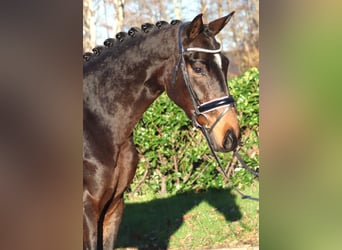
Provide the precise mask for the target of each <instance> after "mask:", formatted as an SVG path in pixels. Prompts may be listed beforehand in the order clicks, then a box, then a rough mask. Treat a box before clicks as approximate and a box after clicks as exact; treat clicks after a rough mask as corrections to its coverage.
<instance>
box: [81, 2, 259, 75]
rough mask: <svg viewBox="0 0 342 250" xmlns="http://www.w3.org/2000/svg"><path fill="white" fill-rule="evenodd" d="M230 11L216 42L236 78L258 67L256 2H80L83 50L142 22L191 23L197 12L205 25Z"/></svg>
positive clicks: (257, 14) (257, 6) (257, 3)
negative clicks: (233, 13) (231, 15)
mask: <svg viewBox="0 0 342 250" xmlns="http://www.w3.org/2000/svg"><path fill="white" fill-rule="evenodd" d="M232 11H235V12H236V13H235V15H234V16H233V18H232V19H231V21H230V23H229V25H228V26H227V27H226V28H225V29H223V30H222V31H221V32H220V34H219V35H218V39H219V40H221V41H222V43H223V52H224V53H225V54H226V55H227V56H228V57H229V59H230V61H231V64H230V66H229V74H230V76H236V75H239V74H241V73H242V72H244V71H246V70H247V69H249V68H251V67H258V65H259V0H238V1H233V0H225V1H223V0H200V1H191V0H173V1H168V2H165V1H157V0H142V1H135V0H84V1H83V51H84V52H85V51H91V49H92V48H94V47H95V45H102V44H103V41H104V40H105V39H107V38H109V37H115V34H116V33H118V32H120V31H126V32H127V31H128V29H129V28H130V27H133V26H135V27H140V26H141V25H142V24H143V23H147V22H149V23H156V22H157V21H160V20H165V21H167V22H170V21H171V20H173V19H178V20H182V21H192V19H193V18H194V17H195V16H196V15H198V14H199V13H203V19H204V22H205V23H208V22H210V21H212V20H215V19H216V18H219V17H222V16H224V15H228V14H229V13H230V12H232Z"/></svg>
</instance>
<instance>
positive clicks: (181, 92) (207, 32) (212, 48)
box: [165, 12, 240, 152]
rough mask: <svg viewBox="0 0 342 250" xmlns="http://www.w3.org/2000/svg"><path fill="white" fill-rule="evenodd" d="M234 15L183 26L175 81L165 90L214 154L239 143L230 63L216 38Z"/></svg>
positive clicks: (180, 27) (179, 40)
mask: <svg viewBox="0 0 342 250" xmlns="http://www.w3.org/2000/svg"><path fill="white" fill-rule="evenodd" d="M233 14H234V12H232V13H230V14H229V15H227V16H225V17H222V18H219V19H217V20H214V21H212V22H210V23H209V24H203V20H202V14H200V15H198V16H197V17H195V18H194V19H193V21H192V22H189V23H182V24H180V26H179V31H178V49H179V54H178V59H177V63H176V66H175V70H174V77H173V80H172V81H171V82H170V83H167V84H166V86H165V89H166V92H167V94H168V96H169V97H170V98H171V99H172V100H173V101H174V102H175V103H176V104H177V105H178V106H180V107H181V108H182V109H183V110H184V111H185V113H186V114H187V116H188V117H189V118H190V119H191V120H192V121H193V123H194V124H195V125H196V126H197V127H200V128H201V129H202V132H204V133H205V134H206V136H207V139H208V141H209V143H210V144H211V145H212V148H213V149H214V150H215V151H221V152H227V151H232V150H235V149H236V147H237V146H238V144H239V140H240V128H239V125H238V120H237V116H236V108H235V101H234V99H233V97H232V96H231V95H230V94H229V90H228V86H227V70H228V64H229V60H228V58H227V57H225V56H224V55H223V54H222V53H221V48H222V45H221V44H220V43H219V42H218V41H217V40H216V38H215V36H216V35H217V34H218V33H219V32H220V31H221V30H222V29H223V28H224V26H225V25H226V24H227V23H228V22H229V20H230V19H231V17H232V16H233Z"/></svg>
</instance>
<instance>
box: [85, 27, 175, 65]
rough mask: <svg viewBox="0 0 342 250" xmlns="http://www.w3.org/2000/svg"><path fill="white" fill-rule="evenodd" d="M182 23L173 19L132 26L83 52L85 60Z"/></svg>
mask: <svg viewBox="0 0 342 250" xmlns="http://www.w3.org/2000/svg"><path fill="white" fill-rule="evenodd" d="M179 23H181V21H180V20H172V21H171V22H170V23H168V22H166V21H163V20H162V21H158V22H156V24H152V23H144V24H142V25H141V28H138V27H131V28H130V29H129V30H128V32H123V31H121V32H119V33H117V34H116V35H115V38H107V39H106V40H105V41H104V42H103V45H98V46H96V47H95V48H93V49H92V51H93V53H92V52H85V53H84V54H83V62H84V63H87V62H89V61H91V60H92V59H93V58H95V57H99V56H100V55H101V54H102V53H103V52H104V51H107V50H108V49H111V48H116V47H119V46H121V45H122V44H124V43H125V42H126V41H127V40H130V39H135V38H136V37H139V36H142V35H145V34H148V33H151V32H153V31H155V30H161V29H164V28H166V27H168V26H169V25H176V24H179Z"/></svg>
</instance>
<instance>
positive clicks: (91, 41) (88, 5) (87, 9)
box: [83, 0, 96, 52]
mask: <svg viewBox="0 0 342 250" xmlns="http://www.w3.org/2000/svg"><path fill="white" fill-rule="evenodd" d="M94 14H95V13H94V9H93V1H92V0H84V1H83V52H85V51H90V50H91V49H92V48H93V47H94V46H95V44H96V29H95V22H94Z"/></svg>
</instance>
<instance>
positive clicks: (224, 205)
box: [115, 189, 242, 250]
mask: <svg viewBox="0 0 342 250" xmlns="http://www.w3.org/2000/svg"><path fill="white" fill-rule="evenodd" d="M235 198H236V197H235V195H233V194H231V190H230V189H217V190H216V189H215V190H214V189H211V190H209V191H206V192H200V193H195V192H187V193H183V194H178V195H175V196H172V197H169V198H161V199H155V200H152V201H148V202H142V203H130V204H127V205H126V207H125V210H124V216H123V219H122V223H121V225H120V230H119V235H118V238H117V242H116V244H115V245H116V248H125V247H135V248H138V249H141V250H145V249H167V247H168V245H169V241H170V237H171V236H172V235H173V234H174V233H175V232H176V231H177V230H178V229H179V227H180V226H181V225H182V223H183V222H184V219H183V216H184V215H185V214H186V213H187V212H188V211H189V210H191V209H192V208H194V207H195V206H197V205H199V204H200V203H201V202H207V203H208V204H210V206H212V207H213V208H214V209H216V210H217V211H219V212H220V213H221V214H222V215H224V217H225V219H226V221H236V220H239V219H241V216H242V215H241V212H240V210H239V208H238V206H237V205H236V203H235Z"/></svg>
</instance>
